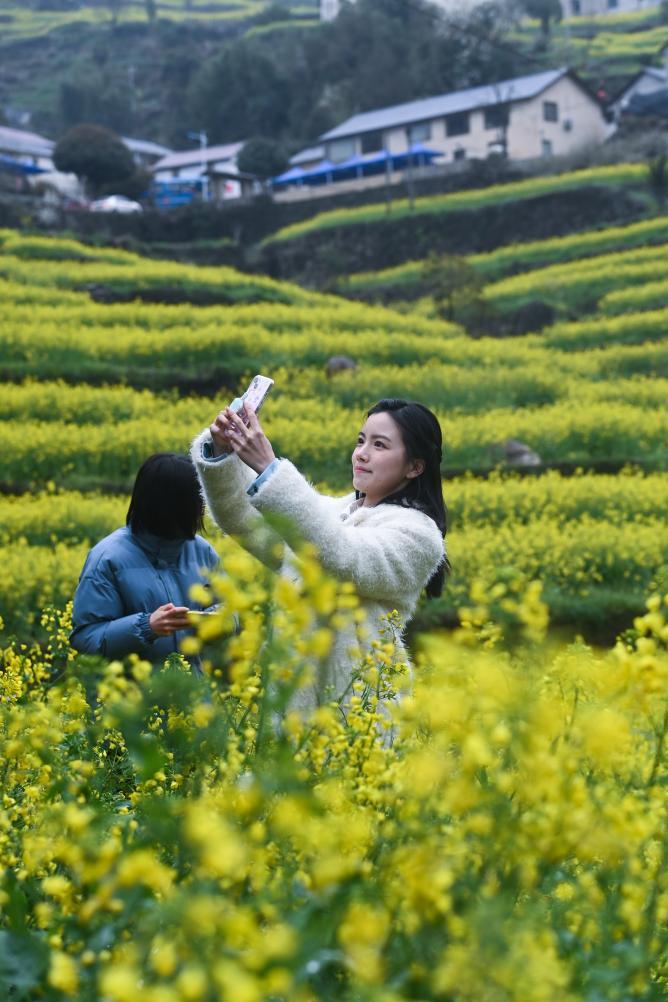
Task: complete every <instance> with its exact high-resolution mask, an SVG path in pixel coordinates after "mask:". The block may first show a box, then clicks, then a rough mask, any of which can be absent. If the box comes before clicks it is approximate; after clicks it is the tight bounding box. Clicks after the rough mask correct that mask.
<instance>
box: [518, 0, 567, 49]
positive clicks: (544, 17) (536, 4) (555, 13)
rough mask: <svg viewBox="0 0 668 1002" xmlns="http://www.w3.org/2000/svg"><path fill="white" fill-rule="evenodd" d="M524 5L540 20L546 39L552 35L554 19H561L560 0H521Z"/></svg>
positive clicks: (525, 8) (527, 10)
mask: <svg viewBox="0 0 668 1002" xmlns="http://www.w3.org/2000/svg"><path fill="white" fill-rule="evenodd" d="M521 2H522V7H523V8H524V10H525V11H526V13H527V14H528V15H529V17H535V18H536V19H537V20H539V21H540V30H541V33H542V35H543V38H544V40H545V41H546V42H547V40H548V39H549V37H550V27H551V22H552V21H561V18H562V14H563V12H562V9H561V4H560V2H559V0H521Z"/></svg>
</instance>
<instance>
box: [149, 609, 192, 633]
mask: <svg viewBox="0 0 668 1002" xmlns="http://www.w3.org/2000/svg"><path fill="white" fill-rule="evenodd" d="M189 612H190V609H189V608H188V607H187V606H185V605H174V603H173V602H168V603H167V605H161V606H159V607H158V608H157V609H156V610H155V612H152V613H151V615H150V616H149V619H148V623H149V626H150V627H151V629H152V630H153V632H154V633H155V634H156V635H157V636H158V637H169V636H171V634H172V633H176V631H177V630H187V629H190V628H192V623H191V622H190V620H189V619H188V613H189Z"/></svg>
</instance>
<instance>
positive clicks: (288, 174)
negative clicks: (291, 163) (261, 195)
mask: <svg viewBox="0 0 668 1002" xmlns="http://www.w3.org/2000/svg"><path fill="white" fill-rule="evenodd" d="M305 173H306V171H304V170H302V168H301V167H291V168H290V170H286V171H284V172H283V173H282V174H279V175H278V177H275V178H273V179H272V180H273V183H274V184H294V182H295V181H301V180H302V179H303V177H304V174H305Z"/></svg>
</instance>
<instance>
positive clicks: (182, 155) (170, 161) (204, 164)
mask: <svg viewBox="0 0 668 1002" xmlns="http://www.w3.org/2000/svg"><path fill="white" fill-rule="evenodd" d="M243 145H244V144H243V142H239V143H225V144H224V145H221V146H198V147H196V148H195V149H192V150H178V151H176V152H172V153H168V154H166V156H164V157H161V158H160V160H158V161H156V162H155V163H154V164H153V165H152V167H151V171H152V172H153V175H154V177H155V180H156V181H174V180H193V179H196V178H203V177H205V176H206V174H207V172H208V171H210V170H212V169H213V168H216V167H217V168H221V169H227V170H229V169H232V168H236V167H237V157H238V156H239V153H240V152H241V150H242V148H243Z"/></svg>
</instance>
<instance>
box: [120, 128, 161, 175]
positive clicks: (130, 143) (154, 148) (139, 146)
mask: <svg viewBox="0 0 668 1002" xmlns="http://www.w3.org/2000/svg"><path fill="white" fill-rule="evenodd" d="M121 142H122V143H123V145H124V146H127V148H128V149H129V150H130V153H131V154H132V159H133V160H134V162H135V163H136V165H137V167H143V168H145V169H147V170H148V169H150V168H151V167H152V166H153V165H154V164H156V163H157V162H158V160H162V159H163V157H166V156H168V155H169V154H170V153H171V152H172V151H171V150H170V148H169V147H168V146H161V145H160V143H152V142H150V141H149V140H147V139H131V138H130V137H129V136H121Z"/></svg>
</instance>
